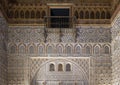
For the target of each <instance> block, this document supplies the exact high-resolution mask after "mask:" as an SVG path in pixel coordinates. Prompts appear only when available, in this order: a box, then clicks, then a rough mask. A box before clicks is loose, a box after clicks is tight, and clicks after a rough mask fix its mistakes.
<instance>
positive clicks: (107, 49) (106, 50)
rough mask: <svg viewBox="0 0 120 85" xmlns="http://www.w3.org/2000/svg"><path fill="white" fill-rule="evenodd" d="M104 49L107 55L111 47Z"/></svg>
mask: <svg viewBox="0 0 120 85" xmlns="http://www.w3.org/2000/svg"><path fill="white" fill-rule="evenodd" d="M104 49H105V54H109V47H108V46H105V47H104Z"/></svg>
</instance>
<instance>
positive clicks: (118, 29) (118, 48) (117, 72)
mask: <svg viewBox="0 0 120 85" xmlns="http://www.w3.org/2000/svg"><path fill="white" fill-rule="evenodd" d="M111 31H112V77H113V82H112V83H113V85H119V84H120V62H119V61H120V13H118V15H117V16H116V18H115V19H114V21H113V23H112V30H111Z"/></svg>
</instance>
